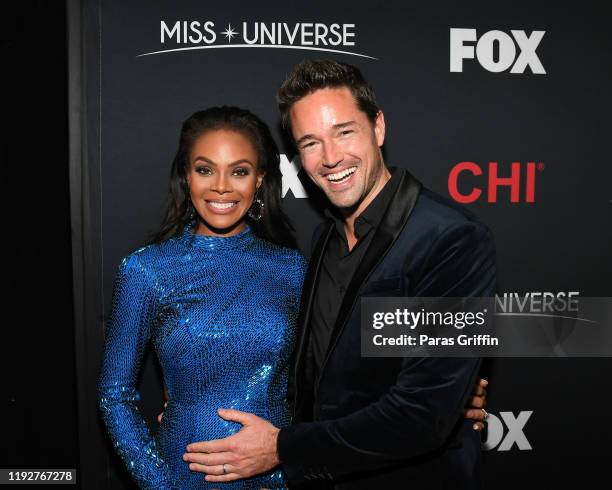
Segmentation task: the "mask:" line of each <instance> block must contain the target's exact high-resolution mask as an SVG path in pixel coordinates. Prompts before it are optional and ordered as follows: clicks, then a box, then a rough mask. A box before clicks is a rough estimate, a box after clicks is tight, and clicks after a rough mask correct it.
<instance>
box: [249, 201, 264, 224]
mask: <svg viewBox="0 0 612 490" xmlns="http://www.w3.org/2000/svg"><path fill="white" fill-rule="evenodd" d="M263 213H264V202H263V201H262V200H261V199H260V198H259V197H255V199H254V200H253V203H252V204H251V207H250V208H249V210H248V211H247V214H248V215H249V217H250V218H251V219H252V220H253V221H257V220H260V219H261V217H262V216H263Z"/></svg>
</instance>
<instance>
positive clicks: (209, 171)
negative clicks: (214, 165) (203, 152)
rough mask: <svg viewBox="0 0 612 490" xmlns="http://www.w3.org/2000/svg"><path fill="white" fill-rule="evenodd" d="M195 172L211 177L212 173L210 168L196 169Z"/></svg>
mask: <svg viewBox="0 0 612 490" xmlns="http://www.w3.org/2000/svg"><path fill="white" fill-rule="evenodd" d="M195 171H196V172H197V173H199V174H200V175H210V174H211V173H212V170H211V169H210V168H209V167H196V169H195Z"/></svg>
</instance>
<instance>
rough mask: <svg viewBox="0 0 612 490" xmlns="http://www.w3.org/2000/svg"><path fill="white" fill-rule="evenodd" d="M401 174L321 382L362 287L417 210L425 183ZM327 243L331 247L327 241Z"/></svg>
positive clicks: (344, 308) (345, 306)
mask: <svg viewBox="0 0 612 490" xmlns="http://www.w3.org/2000/svg"><path fill="white" fill-rule="evenodd" d="M398 171H400V172H402V175H401V180H400V183H399V184H398V187H397V190H396V192H395V195H394V196H393V199H391V202H390V203H389V206H388V208H387V209H386V211H385V214H384V215H383V218H382V220H381V222H380V224H379V225H378V227H377V228H376V230H375V234H374V237H373V238H372V241H371V242H370V244H369V246H368V249H367V250H366V252H365V254H364V256H363V259H362V260H361V263H360V264H359V266H358V267H357V270H356V271H355V275H354V276H353V278H352V279H351V282H350V283H349V285H348V288H347V289H346V294H345V295H344V299H343V300H342V304H341V306H340V311H339V313H338V317H337V318H336V322H335V323H334V328H333V330H332V334H331V338H330V342H329V347H328V348H327V353H326V355H325V360H324V361H323V366H322V367H321V375H320V376H319V379H321V378H322V377H323V372H324V370H325V366H326V364H327V361H328V359H329V357H330V355H331V353H332V351H333V349H334V347H335V345H336V343H337V341H338V337H339V336H340V334H341V333H342V330H343V329H344V327H345V325H346V322H347V320H348V318H349V316H350V314H351V312H352V311H353V308H354V307H355V303H356V301H357V299H358V298H359V292H360V290H361V287H362V286H363V285H364V284H365V282H366V281H367V280H368V278H369V276H370V274H371V273H372V271H373V270H374V269H375V268H376V266H377V265H378V264H379V263H380V262H381V261H382V260H383V259H384V257H385V255H386V254H387V252H388V251H389V249H390V248H391V246H392V245H393V243H394V242H395V240H396V239H397V237H398V236H399V234H400V233H401V231H402V229H403V228H404V226H405V224H406V222H407V221H408V218H409V217H410V213H411V212H412V210H413V208H414V205H415V203H416V200H417V197H418V196H419V192H420V190H421V183H420V182H419V181H418V180H417V179H416V178H414V177H413V176H412V175H411V174H410V173H409V172H408V171H407V170H405V169H398ZM330 230H331V228H330ZM328 238H329V233H328ZM325 243H327V241H326V242H325ZM323 250H325V248H323ZM319 261H320V258H319ZM317 270H318V269H317ZM311 298H312V294H311Z"/></svg>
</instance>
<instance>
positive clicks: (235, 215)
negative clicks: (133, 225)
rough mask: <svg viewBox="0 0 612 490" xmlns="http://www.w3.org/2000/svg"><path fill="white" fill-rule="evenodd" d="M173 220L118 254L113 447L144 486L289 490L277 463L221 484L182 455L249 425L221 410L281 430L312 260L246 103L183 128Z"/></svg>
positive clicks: (108, 396)
mask: <svg viewBox="0 0 612 490" xmlns="http://www.w3.org/2000/svg"><path fill="white" fill-rule="evenodd" d="M171 175H172V177H171V184H170V189H171V190H170V200H169V204H168V211H167V214H166V219H165V221H164V223H163V225H162V227H161V230H160V232H159V233H158V235H157V236H156V237H155V239H154V240H153V243H152V244H150V245H149V246H147V247H144V248H142V249H140V250H137V251H136V252H134V253H132V254H131V255H129V256H127V257H126V258H124V259H123V261H122V262H121V265H120V267H119V271H118V274H117V278H116V282H115V293H114V300H113V307H112V314H111V317H110V320H109V323H108V327H107V337H106V345H105V351H104V358H103V364H102V370H101V375H100V382H99V394H100V400H99V404H100V408H101V412H102V415H103V419H104V422H105V424H106V426H107V429H108V431H109V433H110V435H111V438H112V440H113V443H114V446H115V448H116V450H117V452H118V453H119V454H120V455H121V457H122V458H123V460H124V461H125V462H126V464H127V466H128V469H129V470H130V472H131V473H132V475H133V477H134V478H135V479H136V480H137V481H138V483H139V484H140V486H141V487H143V488H156V489H160V488H173V487H174V488H181V489H183V488H209V487H210V488H219V487H220V486H221V487H223V488H254V489H255V488H256V489H260V488H270V489H272V488H283V487H284V482H283V479H282V475H281V472H280V471H276V472H272V473H269V474H266V475H263V476H260V477H256V478H252V479H249V480H248V481H242V482H238V483H236V484H229V485H228V484H225V485H219V484H216V485H213V484H210V483H207V482H205V481H204V479H203V477H202V475H201V474H200V473H196V472H191V471H190V470H189V467H188V463H186V462H184V461H183V460H182V455H183V453H184V452H185V447H186V446H187V444H189V443H191V442H193V441H199V440H205V439H214V438H223V437H226V436H228V435H230V434H232V433H234V432H236V431H237V430H239V429H240V426H239V425H238V424H235V423H232V422H227V421H224V420H223V419H221V418H220V417H219V416H218V415H217V413H216V412H217V409H218V408H219V407H224V408H236V409H239V410H244V411H247V412H253V413H255V414H257V415H259V416H261V417H264V418H266V419H268V420H270V421H271V422H272V423H273V424H274V425H276V426H278V427H282V426H285V425H287V424H288V423H289V412H288V408H287V405H286V389H287V373H288V365H289V356H290V354H291V351H292V348H293V342H294V331H293V326H294V323H295V318H296V315H297V312H298V307H299V297H300V292H301V286H302V281H303V276H304V272H305V268H306V262H305V260H304V258H303V257H302V256H301V255H300V253H299V252H298V251H297V250H295V246H294V243H293V241H292V238H291V234H290V232H289V226H288V221H287V218H286V217H285V215H284V214H283V213H282V211H281V209H280V189H281V173H280V168H279V154H278V150H277V148H276V145H275V143H274V141H273V139H272V137H271V135H270V132H269V130H268V128H267V127H266V126H265V124H264V123H263V122H261V121H260V120H259V119H258V118H257V117H256V116H254V115H253V114H251V113H250V112H248V111H245V110H242V109H237V108H232V107H221V108H212V109H208V110H205V111H201V112H197V113H195V114H194V115H192V116H191V117H190V118H189V119H187V121H185V123H184V124H183V128H182V131H181V137H180V143H179V149H178V152H177V155H176V157H175V159H174V163H173V166H172V174H171ZM150 341H152V342H153V345H154V347H155V351H156V353H157V356H158V358H159V361H160V364H161V366H162V368H163V372H164V381H165V385H166V387H167V390H168V395H169V400H170V401H169V403H168V405H167V407H166V410H165V413H164V417H163V421H162V423H161V426H160V428H159V433H158V435H157V438H156V439H154V438H153V436H152V435H151V433H150V432H149V430H148V428H147V426H146V424H145V422H144V420H143V418H142V417H141V415H140V414H139V412H138V409H137V407H136V403H135V402H136V401H137V400H138V399H139V394H138V392H137V391H136V383H137V378H138V374H139V371H140V365H141V360H142V355H143V352H144V349H145V347H146V345H147V344H148V342H150Z"/></svg>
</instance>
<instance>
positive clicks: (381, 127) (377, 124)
mask: <svg viewBox="0 0 612 490" xmlns="http://www.w3.org/2000/svg"><path fill="white" fill-rule="evenodd" d="M374 134H375V135H376V144H377V145H378V146H379V147H380V146H382V145H383V143H384V142H385V115H384V114H383V111H378V114H376V119H374Z"/></svg>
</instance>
